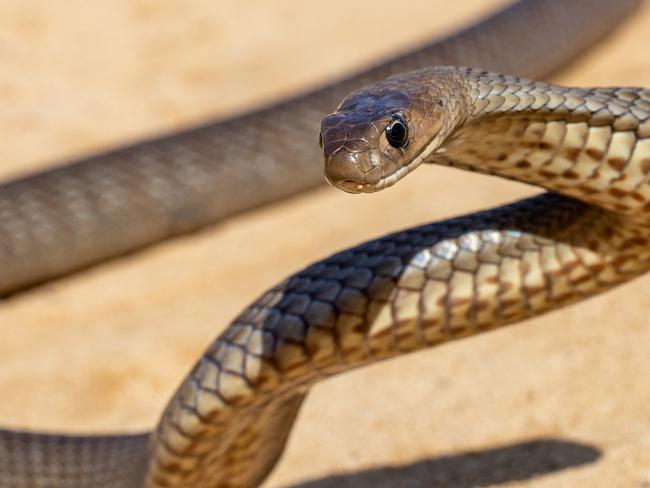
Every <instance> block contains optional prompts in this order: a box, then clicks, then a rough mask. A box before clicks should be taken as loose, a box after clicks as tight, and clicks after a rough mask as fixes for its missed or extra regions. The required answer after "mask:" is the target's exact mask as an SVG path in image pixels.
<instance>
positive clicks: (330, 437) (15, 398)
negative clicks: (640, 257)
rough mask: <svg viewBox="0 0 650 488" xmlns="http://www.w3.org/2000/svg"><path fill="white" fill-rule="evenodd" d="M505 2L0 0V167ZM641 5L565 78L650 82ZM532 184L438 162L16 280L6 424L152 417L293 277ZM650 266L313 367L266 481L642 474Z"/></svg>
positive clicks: (649, 472) (29, 165)
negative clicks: (94, 262) (222, 340)
mask: <svg viewBox="0 0 650 488" xmlns="http://www.w3.org/2000/svg"><path fill="white" fill-rule="evenodd" d="M498 3H503V2H498V1H489V0H471V1H464V2H460V1H457V2H447V1H444V0H436V1H431V0H428V1H425V0H422V1H412V2H408V4H409V7H408V22H399V23H397V24H396V18H397V16H396V15H395V14H394V10H395V9H396V8H397V9H400V8H402V7H401V5H402V4H399V3H396V2H388V1H377V0H373V1H357V2H345V1H342V0H341V1H339V0H332V1H330V2H327V3H326V4H325V3H323V4H320V6H318V7H316V4H315V3H313V2H299V1H297V0H281V1H273V2H253V1H241V2H237V3H235V2H223V3H221V2H214V0H195V1H193V2H185V1H182V0H130V1H129V0H112V1H110V2H106V1H100V0H92V1H88V0H68V1H66V2H65V7H62V5H64V4H63V3H61V2H50V1H47V0H30V1H24V2H16V1H12V0H1V1H0V99H1V100H2V105H1V107H0V129H1V132H0V133H2V135H3V137H2V141H3V142H2V144H1V145H0V160H1V161H2V162H3V165H2V167H1V168H0V176H2V177H9V176H11V175H15V174H19V173H21V172H25V171H29V170H32V169H34V168H38V167H43V166H45V165H47V164H51V163H53V162H57V161H61V160H65V159H66V158H67V157H70V156H72V155H75V154H82V153H84V152H87V151H91V150H95V149H97V148H101V147H108V146H110V145H111V144H116V143H118V142H123V141H126V140H131V139H134V138H137V137H138V136H141V135H143V134H150V133H155V132H157V131H160V130H168V129H173V128H175V127H179V126H182V125H185V124H188V123H193V122H196V121H199V120H202V119H204V118H206V117H209V116H211V115H214V114H220V113H228V112H231V111H233V110H240V109H241V108H243V107H248V106H252V105H255V104H256V103H259V102H260V101H263V100H268V99H271V98H273V97H276V96H279V95H282V94H286V93H291V92H292V91H294V90H296V89H298V88H300V87H304V86H308V85H310V84H311V83H314V82H317V81H319V80H323V79H326V78H328V77H332V76H335V75H336V74H337V73H341V72H343V71H345V70H346V69H349V68H351V67H354V66H357V65H359V63H363V62H367V61H368V60H371V59H373V58H374V57H376V56H378V55H380V54H382V53H387V52H390V51H394V50H396V49H400V48H401V47H403V46H406V45H409V44H417V42H418V41H419V40H421V39H425V38H427V37H428V36H430V35H431V34H432V33H442V32H447V31H452V30H454V29H455V28H456V27H457V26H459V25H462V24H463V23H465V22H469V21H471V20H473V19H475V18H477V17H478V16H480V15H481V14H482V13H483V12H486V11H488V10H490V9H491V8H494V7H495V5H496V4H498ZM325 5H326V6H325ZM398 5H399V7H396V6H398ZM649 22H650V5H645V6H644V8H643V9H642V10H640V11H639V12H637V14H636V16H635V18H634V19H632V20H631V21H629V22H627V23H626V24H625V25H624V26H622V27H621V29H620V30H619V31H617V33H616V34H615V35H614V36H612V37H610V38H609V39H608V40H607V41H606V42H605V43H603V44H601V45H600V46H598V47H597V48H596V49H594V50H593V51H591V52H590V53H588V55H587V56H585V57H583V58H582V59H581V60H580V61H579V62H577V63H575V64H574V65H572V66H571V67H570V68H569V69H568V70H566V71H565V72H563V73H562V74H560V75H559V76H558V77H557V78H556V80H557V81H559V82H562V83H566V84H584V85H619V84H622V85H625V84H627V85H650V81H648V80H650V58H649V57H648V48H649V47H650V45H649V44H648V32H647V29H648V25H650V24H649ZM314 139H315V140H316V134H315V135H314ZM534 191H535V190H534V189H531V188H530V187H526V186H523V185H518V184H515V183H512V182H505V181H502V180H499V179H496V178H488V177H485V176H477V175H471V174H467V173H464V172H460V171H454V170H448V169H444V168H423V169H421V170H420V171H418V177H417V178H415V177H413V178H407V179H406V180H405V181H404V182H402V184H400V185H397V186H396V187H395V188H394V189H391V191H386V192H382V193H380V194H377V195H373V196H372V197H369V198H367V197H358V196H357V197H355V196H349V195H345V194H343V193H341V192H338V191H334V190H332V189H329V188H323V189H321V190H319V191H316V192H313V193H311V194H309V195H305V196H301V197H298V198H295V199H292V200H290V201H288V202H284V203H281V204H278V205H274V206H271V207H268V208H264V209H261V210H259V211H256V212H253V213H249V214H247V215H244V216H241V217H238V218H237V219H233V220H230V221H227V222H225V223H223V224H220V225H217V226H213V227H211V228H210V229H208V230H206V231H204V232H201V233H198V234H195V235H192V236H189V237H185V238H182V239H176V240H174V241H172V242H169V243H165V244H162V245H158V246H155V247H153V248H151V249H148V250H146V251H144V252H141V253H138V254H136V255H133V256H130V257H127V258H124V259H120V260H116V261H113V262H111V263H109V264H106V265H103V266H100V267H97V268H94V269H92V270H89V271H87V272H84V273H81V274H79V275H77V276H75V277H72V278H69V279H66V280H61V281H58V282H54V283H52V284H49V285H47V286H43V287H40V288H38V289H35V290H33V291H31V292H29V293H25V294H23V295H20V296H17V297H15V298H13V299H11V300H8V301H6V302H5V303H2V304H0V357H2V367H1V368H0V394H1V398H2V401H1V402H0V419H1V421H2V424H3V425H7V426H11V427H15V428H31V429H42V430H57V431H73V432H95V431H102V432H107V431H116V430H119V431H137V430H141V429H145V428H150V427H151V426H153V425H154V423H155V422H156V420H157V418H158V416H159V414H160V411H161V410H162V408H163V406H164V404H165V402H166V400H167V399H168V398H169V397H170V395H171V394H172V392H173V391H174V389H175V387H176V386H177V385H178V383H179V382H180V380H181V378H182V377H183V375H184V374H185V373H186V372H187V371H188V369H189V368H190V367H191V365H192V363H193V362H194V360H195V359H196V358H197V357H198V356H199V354H200V352H201V351H202V350H203V349H204V348H205V347H206V345H207V344H208V343H209V341H210V340H211V339H212V338H213V337H214V336H215V335H216V334H217V333H219V332H220V331H221V330H222V329H223V328H224V327H225V326H226V325H227V323H228V320H229V319H230V318H232V317H233V316H234V315H235V314H236V313H237V312H238V311H239V310H240V309H241V308H242V307H244V306H245V305H246V304H247V303H248V302H250V301H251V300H252V299H254V298H255V297H256V296H258V295H259V294H260V292H262V291H263V290H264V289H266V288H267V287H269V286H271V285H273V284H274V283H275V282H277V281H278V280H280V279H281V278H283V277H284V276H286V275H287V274H289V273H291V272H292V271H295V270H297V269H299V268H300V267H302V266H304V265H306V264H307V263H309V262H311V261H313V260H315V259H318V258H321V257H324V256H326V255H328V254H331V253H332V252H334V251H335V250H338V249H341V248H342V247H345V246H349V245H352V244H355V243H358V242H359V241H362V240H365V239H368V238H371V237H375V236H378V235H380V234H382V233H386V232H388V231H391V230H395V229H398V228H403V227H406V226H409V225H413V224H416V223H422V222H426V221H430V220H435V219H441V218H445V217H448V216H452V215H457V214H459V213H463V212H469V211H473V210H476V209H480V208H485V207H489V206H494V205H496V204H499V203H502V202H505V201H510V200H513V199H516V198H520V197H522V196H525V195H529V194H531V193H532V192H534ZM0 272H1V270H0ZM649 286H650V277H643V278H640V279H637V280H635V281H634V282H632V283H629V284H627V285H624V286H621V287H619V288H618V289H616V290H614V291H612V292H609V293H607V294H605V295H602V296H600V297H597V298H594V299H591V300H588V301H587V302H584V303H581V304H578V305H575V306H572V307H569V308H567V309H564V310H560V311H557V312H554V313H550V314H548V315H546V316H544V317H541V318H538V319H535V320H529V321H527V322H525V323H522V324H519V325H516V326H513V327H510V328H506V329H504V330H501V331H497V332H493V333H490V334H486V335H483V336H480V337H476V338H471V339H468V340H464V341H461V342H456V343H453V344H450V345H446V346H443V347H440V348H437V349H435V350H428V351H423V352H420V353H417V354H412V355H409V356H405V357H402V358H398V359H395V360H391V361H388V362H385V363H382V364H378V365H376V366H373V367H368V368H365V369H362V370H359V371H356V372H353V373H350V374H346V375H343V376H340V377H337V378H334V379H331V380H328V381H326V382H323V383H322V384H320V385H318V386H317V387H316V388H314V390H313V392H312V394H311V395H310V396H309V399H308V401H307V402H306V405H305V407H304V409H303V411H302V412H301V414H300V417H299V420H298V423H297V425H296V428H295V429H294V432H293V435H292V437H291V439H290V442H289V446H288V449H287V451H286V453H285V455H284V457H283V459H282V461H281V463H280V464H279V465H278V467H277V469H276V470H275V472H274V473H273V474H272V476H271V477H270V479H269V480H268V482H267V483H266V485H265V486H267V487H269V488H270V487H289V486H291V487H298V486H300V487H303V488H334V487H337V486H348V487H355V488H361V487H370V486H373V487H392V486H404V487H407V486H408V487H416V486H461V487H470V486H491V485H495V486H535V487H551V486H553V487H557V486H560V487H574V486H598V487H615V486H631V487H642V486H650V440H648V439H650V408H649V405H650V387H648V384H647V382H646V381H645V379H646V372H647V371H650V354H649V353H648V345H650V323H648V322H649V320H648V308H647V302H645V299H646V290H647V289H648V287H649ZM646 368H648V369H646ZM309 480H311V481H309Z"/></svg>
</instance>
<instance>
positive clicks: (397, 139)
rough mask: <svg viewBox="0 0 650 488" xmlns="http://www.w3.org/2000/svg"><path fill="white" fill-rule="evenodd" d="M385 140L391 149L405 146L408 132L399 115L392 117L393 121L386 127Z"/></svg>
mask: <svg viewBox="0 0 650 488" xmlns="http://www.w3.org/2000/svg"><path fill="white" fill-rule="evenodd" d="M386 138H387V139H388V142H389V143H390V145H391V146H393V147H404V146H406V143H407V142H408V139H409V131H408V126H407V125H406V122H405V121H404V119H403V118H402V116H401V115H398V114H395V115H393V121H392V122H391V123H390V124H389V125H388V127H386Z"/></svg>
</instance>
